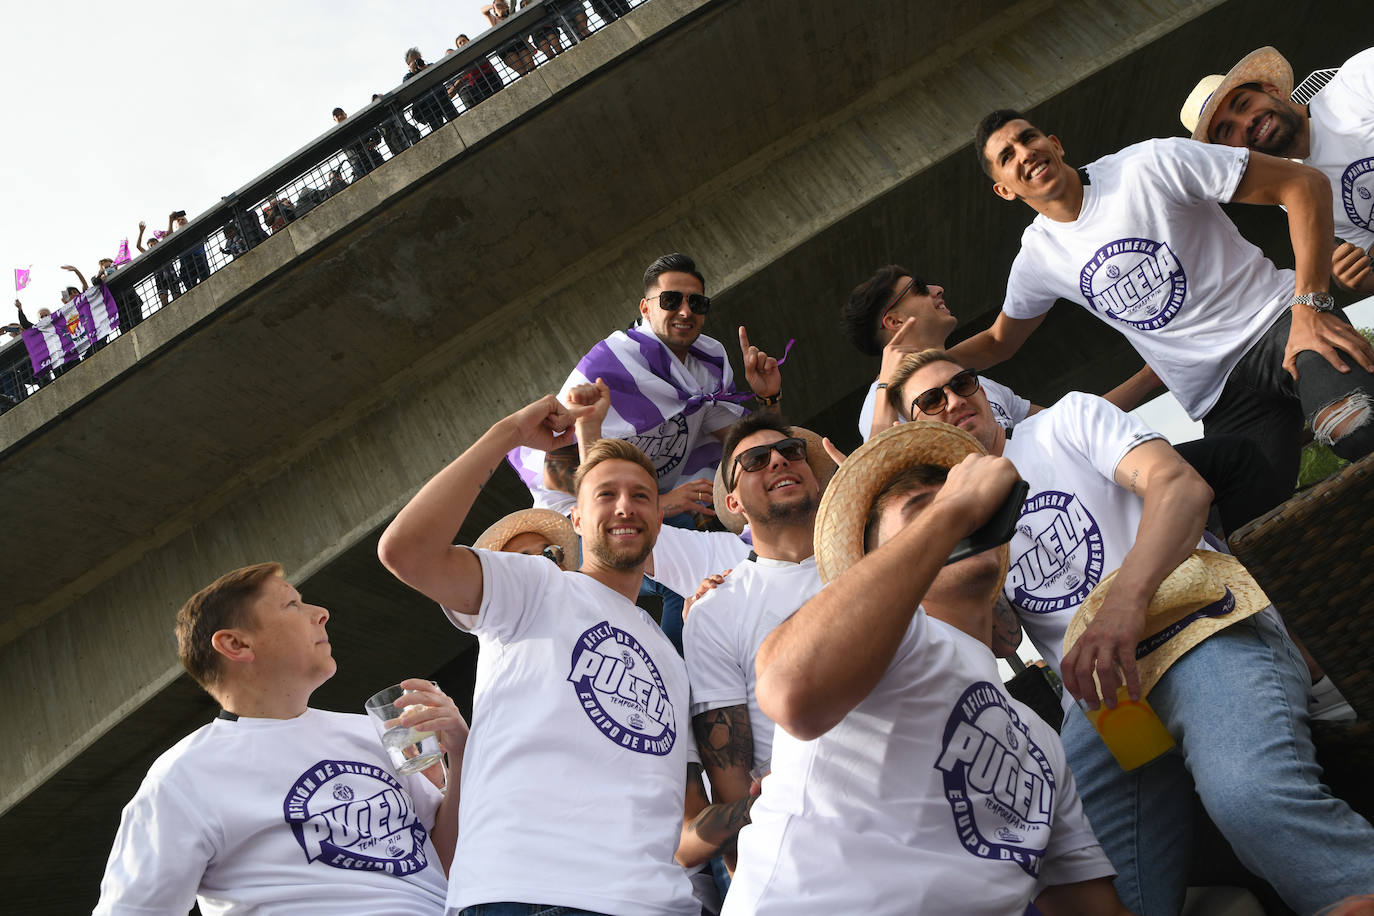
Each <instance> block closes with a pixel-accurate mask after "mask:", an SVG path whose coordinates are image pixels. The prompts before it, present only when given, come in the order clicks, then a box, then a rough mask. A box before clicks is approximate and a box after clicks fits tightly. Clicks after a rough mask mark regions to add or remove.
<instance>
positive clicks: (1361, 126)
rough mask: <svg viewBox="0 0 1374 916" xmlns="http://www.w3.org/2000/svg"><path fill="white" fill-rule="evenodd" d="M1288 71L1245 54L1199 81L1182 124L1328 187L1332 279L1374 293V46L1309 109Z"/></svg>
mask: <svg viewBox="0 0 1374 916" xmlns="http://www.w3.org/2000/svg"><path fill="white" fill-rule="evenodd" d="M1292 93H1293V67H1292V66H1291V65H1290V64H1289V63H1288V61H1287V60H1285V59H1284V57H1283V55H1282V54H1280V53H1279V52H1278V51H1276V50H1274V49H1273V48H1268V47H1266V48H1260V49H1259V50H1258V51H1252V52H1251V53H1249V54H1247V55H1246V56H1245V57H1244V59H1242V60H1241V62H1240V63H1238V64H1236V65H1235V66H1234V67H1232V68H1231V71H1230V72H1229V73H1227V74H1226V75H1224V76H1223V75H1221V74H1213V75H1212V76H1208V77H1204V78H1203V79H1202V80H1200V81H1198V84H1197V86H1196V88H1194V89H1193V92H1192V94H1191V95H1189V96H1188V99H1187V101H1185V102H1184V103H1183V110H1182V111H1180V112H1179V120H1181V121H1182V122H1183V126H1184V127H1186V128H1187V129H1188V131H1189V132H1190V133H1191V134H1192V135H1193V139H1194V140H1201V141H1202V142H1203V143H1219V144H1221V145H1223V146H1243V147H1245V148H1246V149H1249V150H1253V151H1255V152H1258V153H1268V154H1269V155H1271V156H1282V157H1283V158H1285V159H1297V160H1300V161H1302V162H1304V163H1306V164H1307V165H1310V166H1312V167H1313V168H1315V169H1317V170H1318V171H1320V172H1321V173H1322V174H1324V175H1325V176H1326V177H1327V179H1328V180H1329V181H1330V182H1331V192H1332V211H1333V215H1334V217H1335V221H1336V236H1337V238H1338V239H1339V240H1340V243H1339V244H1338V245H1337V246H1336V249H1335V251H1334V252H1332V255H1331V275H1332V276H1333V277H1335V278H1336V282H1338V283H1339V284H1340V285H1341V286H1343V287H1345V288H1346V289H1348V290H1351V291H1352V292H1355V293H1358V294H1360V295H1363V296H1368V295H1369V294H1371V293H1374V272H1371V271H1370V261H1369V257H1370V253H1371V252H1372V251H1374V201H1371V198H1372V197H1374V48H1371V49H1369V50H1366V51H1361V52H1360V53H1359V54H1356V55H1355V56H1354V57H1352V58H1350V60H1348V61H1346V62H1345V65H1344V66H1342V67H1341V68H1340V71H1339V72H1337V73H1336V75H1335V76H1333V77H1332V78H1331V81H1330V82H1329V83H1327V84H1326V85H1325V86H1324V87H1322V88H1321V89H1319V90H1318V91H1317V94H1316V95H1315V96H1312V97H1311V99H1312V100H1311V101H1310V102H1309V103H1308V104H1307V105H1300V104H1298V103H1297V102H1296V101H1294V100H1293V98H1292Z"/></svg>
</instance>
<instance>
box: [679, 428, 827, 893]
mask: <svg viewBox="0 0 1374 916" xmlns="http://www.w3.org/2000/svg"><path fill="white" fill-rule="evenodd" d="M812 450H813V449H812V448H811V444H810V443H808V442H807V440H805V439H803V438H800V437H798V436H797V435H795V434H794V431H793V430H792V428H791V427H789V426H787V424H785V423H783V422H782V421H781V420H780V419H778V418H777V417H774V416H772V415H768V414H756V415H754V416H752V417H747V418H746V419H744V420H740V421H739V422H738V423H736V424H735V425H734V426H732V427H730V430H729V432H728V434H727V435H726V437H725V451H724V454H723V458H722V470H721V473H722V477H723V479H724V485H725V487H726V492H727V496H726V497H725V503H726V505H725V508H726V509H727V510H728V511H729V512H732V513H736V514H738V515H742V516H743V517H744V519H745V521H746V522H747V523H748V525H749V530H750V531H751V532H752V533H753V538H754V550H753V552H751V553H750V554H749V556H748V559H747V560H745V561H744V562H741V563H739V564H737V565H735V567H734V571H733V572H731V573H730V575H728V576H726V577H725V580H724V582H722V583H721V584H720V585H719V586H717V587H716V588H715V589H713V590H712V591H710V592H708V593H707V594H706V595H705V596H704V597H702V598H700V599H698V601H697V602H696V604H695V606H694V607H693V609H692V613H691V616H689V617H688V618H687V625H686V628H685V629H684V631H683V648H684V649H685V650H686V657H687V673H688V675H689V676H690V677H691V680H692V727H693V730H694V732H695V734H696V739H697V748H698V749H699V750H700V752H701V759H702V765H703V767H704V768H705V770H706V776H707V778H708V779H709V780H710V781H711V797H712V798H713V799H714V800H715V801H716V802H717V803H718V804H722V805H726V806H727V808H726V809H725V811H724V812H723V814H724V815H727V816H728V817H729V819H730V820H729V823H730V824H731V825H732V826H733V827H734V829H735V830H736V831H738V829H739V828H740V827H742V826H743V825H745V824H747V823H749V806H750V804H751V803H752V801H753V799H752V798H751V797H750V794H749V789H750V783H751V782H752V779H751V776H750V770H752V769H754V768H755V767H759V766H762V765H764V764H766V763H767V762H768V760H769V758H770V757H771V756H772V746H773V722H772V720H770V719H769V718H768V717H767V716H765V715H764V714H763V712H762V711H761V710H760V709H759V705H758V701H757V699H756V698H755V696H754V656H755V655H756V654H757V653H758V649H759V645H760V644H762V642H763V640H764V638H765V637H766V636H767V635H768V634H769V633H770V632H772V630H773V628H774V627H776V626H777V625H778V624H779V623H781V622H782V621H783V620H786V619H787V617H788V616H789V615H791V613H792V612H793V611H795V610H796V609H797V608H799V607H801V606H802V604H804V603H805V602H806V601H807V600H808V599H809V598H810V597H811V596H812V595H814V594H815V593H816V592H818V591H820V587H821V580H820V577H819V576H818V575H817V574H816V558H815V555H814V547H813V543H812V535H813V530H814V524H815V520H816V507H817V505H819V503H820V498H821V484H820V481H819V480H818V478H817V472H816V470H815V467H818V466H819V467H822V468H825V466H833V462H831V461H830V459H829V457H828V456H826V455H825V454H823V453H822V454H812ZM822 473H825V470H822ZM734 859H735V857H734V854H733V850H730V851H729V852H727V855H726V863H727V865H730V866H731V867H732V868H733V865H734Z"/></svg>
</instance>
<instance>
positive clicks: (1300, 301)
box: [1288, 293, 1336, 312]
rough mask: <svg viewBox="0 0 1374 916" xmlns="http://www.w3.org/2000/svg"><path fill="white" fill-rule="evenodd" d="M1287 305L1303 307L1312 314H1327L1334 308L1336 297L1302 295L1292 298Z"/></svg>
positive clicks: (1318, 294)
mask: <svg viewBox="0 0 1374 916" xmlns="http://www.w3.org/2000/svg"><path fill="white" fill-rule="evenodd" d="M1288 305H1289V306H1290V307H1291V306H1294V305H1305V306H1307V307H1308V308H1310V309H1312V310H1313V311H1314V312H1329V311H1331V310H1332V309H1334V308H1335V307H1336V297H1335V296H1333V295H1331V294H1330V293H1303V294H1302V295H1301V296H1294V297H1293V301H1291V302H1289V303H1288Z"/></svg>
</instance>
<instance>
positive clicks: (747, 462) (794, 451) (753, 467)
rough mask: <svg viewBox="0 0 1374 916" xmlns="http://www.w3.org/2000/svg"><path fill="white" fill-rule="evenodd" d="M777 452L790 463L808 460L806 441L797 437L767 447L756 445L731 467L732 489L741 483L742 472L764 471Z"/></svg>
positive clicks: (739, 455) (742, 454)
mask: <svg viewBox="0 0 1374 916" xmlns="http://www.w3.org/2000/svg"><path fill="white" fill-rule="evenodd" d="M773 452H777V453H778V454H779V455H781V456H782V457H783V458H785V459H787V460H788V461H805V460H806V440H805V439H798V438H796V437H795V436H793V437H792V438H789V439H779V440H778V441H777V442H770V443H768V444H767V445H756V446H754V447H753V448H747V449H745V450H744V451H742V452H740V453H739V454H738V455H736V456H735V461H734V464H732V465H731V467H732V468H733V469H734V473H733V474H731V475H730V476H731V482H730V489H732V490H733V489H734V488H735V484H737V483H739V475H740V472H744V473H746V474H752V473H753V472H754V471H758V470H762V469H763V468H765V467H767V466H768V462H770V461H772V460H773V459H772V453H773Z"/></svg>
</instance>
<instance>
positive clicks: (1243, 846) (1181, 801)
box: [1062, 615, 1374, 916]
mask: <svg viewBox="0 0 1374 916" xmlns="http://www.w3.org/2000/svg"><path fill="white" fill-rule="evenodd" d="M1309 680H1310V678H1309V677H1308V674H1307V666H1306V665H1304V664H1303V661H1302V658H1301V656H1300V655H1299V654H1298V651H1297V649H1296V647H1294V645H1293V643H1292V641H1291V640H1289V639H1288V636H1287V634H1286V633H1285V632H1284V631H1283V629H1282V627H1281V626H1280V625H1277V624H1275V623H1274V621H1273V620H1271V619H1270V618H1269V617H1267V616H1260V615H1256V616H1254V617H1251V618H1249V619H1247V620H1243V621H1241V622H1239V623H1237V624H1234V625H1232V626H1231V627H1229V628H1227V629H1225V630H1222V631H1221V632H1219V633H1216V634H1214V635H1213V636H1211V637H1209V638H1208V639H1207V640H1205V641H1204V642H1202V643H1201V644H1199V645H1198V646H1196V647H1194V648H1193V649H1192V650H1191V651H1189V652H1188V653H1187V654H1186V655H1184V656H1183V657H1182V658H1180V659H1179V660H1178V661H1176V662H1174V664H1173V666H1172V667H1170V668H1169V670H1168V671H1167V672H1166V673H1165V675H1164V677H1163V678H1162V679H1161V680H1160V681H1159V683H1158V684H1156V685H1155V687H1154V689H1153V690H1151V691H1150V697H1149V699H1150V705H1152V706H1153V707H1154V709H1155V712H1157V713H1158V714H1159V717H1160V719H1162V720H1163V721H1164V724H1165V725H1166V726H1167V727H1168V729H1169V733H1170V734H1172V735H1173V736H1174V740H1175V741H1177V742H1178V748H1177V749H1176V750H1174V751H1170V752H1169V753H1167V754H1165V755H1164V756H1163V757H1161V758H1160V759H1159V760H1156V761H1154V762H1153V763H1150V764H1147V765H1146V766H1144V767H1142V768H1141V769H1139V770H1136V771H1134V772H1131V773H1124V772H1122V770H1121V768H1120V767H1119V766H1118V765H1117V764H1116V761H1115V760H1114V759H1113V758H1112V756H1111V754H1110V753H1109V752H1108V751H1107V748H1106V745H1104V744H1103V743H1102V741H1101V740H1100V739H1099V738H1098V737H1097V734H1096V732H1094V731H1093V729H1092V726H1091V725H1090V724H1088V720H1087V718H1086V717H1084V716H1082V715H1080V714H1079V713H1077V712H1074V711H1072V710H1070V712H1069V714H1068V715H1067V716H1066V718H1065V722H1064V731H1063V735H1062V737H1063V741H1064V750H1065V751H1066V753H1067V755H1068V760H1069V766H1070V768H1071V769H1072V770H1073V774H1074V778H1075V780H1076V781H1077V783H1078V791H1079V794H1080V796H1081V797H1082V799H1083V810H1084V812H1085V813H1086V814H1087V815H1088V819H1089V820H1090V821H1091V822H1092V825H1093V830H1094V832H1096V834H1097V838H1098V840H1099V841H1100V842H1101V843H1102V848H1103V849H1104V850H1105V851H1106V853H1107V857H1108V858H1109V859H1111V861H1112V864H1113V865H1114V866H1115V867H1116V869H1117V879H1116V891H1117V894H1118V895H1119V896H1120V897H1121V901H1122V903H1124V904H1125V905H1126V908H1127V909H1129V910H1131V911H1132V912H1133V913H1138V914H1141V916H1156V914H1165V913H1177V912H1179V910H1180V909H1181V908H1182V906H1183V895H1184V891H1185V889H1186V887H1187V878H1188V872H1189V868H1190V866H1191V864H1192V860H1193V856H1194V850H1193V848H1192V836H1193V823H1192V821H1193V811H1194V808H1193V805H1194V804H1195V802H1194V799H1193V792H1194V790H1196V792H1197V795H1198V796H1199V797H1200V798H1201V800H1202V805H1203V807H1204V808H1205V809H1206V811H1207V814H1208V816H1209V817H1211V819H1212V820H1213V822H1214V823H1215V824H1216V825H1217V827H1218V828H1219V829H1220V830H1221V832H1222V834H1223V835H1224V836H1225V837H1226V839H1227V840H1228V841H1229V842H1230V843H1231V846H1232V847H1233V848H1234V849H1235V852H1236V856H1237V857H1238V858H1239V859H1240V861H1241V862H1242V863H1243V864H1244V865H1245V867H1246V868H1248V869H1250V870H1251V871H1252V872H1254V873H1255V874H1256V875H1259V876H1260V877H1262V878H1264V879H1265V880H1266V881H1268V882H1269V883H1270V884H1271V885H1273V887H1274V889H1275V890H1276V891H1278V893H1279V894H1280V895H1281V896H1282V897H1283V899H1284V902H1286V903H1287V904H1288V906H1290V907H1292V908H1293V909H1295V910H1297V911H1298V912H1300V913H1311V912H1313V911H1315V910H1317V909H1320V908H1321V907H1323V906H1325V905H1327V904H1330V903H1334V902H1335V901H1337V900H1340V899H1341V898H1343V897H1346V896H1349V895H1352V894H1357V893H1368V891H1369V888H1371V887H1374V827H1371V826H1370V825H1369V822H1368V821H1366V820H1365V819H1364V818H1362V817H1360V816H1359V815H1358V814H1356V813H1355V812H1354V811H1352V810H1350V808H1349V806H1347V805H1346V804H1345V802H1343V801H1340V800H1339V799H1337V798H1334V797H1333V796H1332V795H1331V793H1330V792H1329V791H1328V790H1327V788H1326V787H1325V786H1323V785H1322V784H1321V769H1320V767H1319V766H1318V765H1317V762H1316V759H1315V756H1314V751H1313V748H1312V734H1311V731H1310V730H1309V726H1308V719H1307V688H1308V684H1309Z"/></svg>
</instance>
